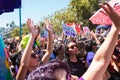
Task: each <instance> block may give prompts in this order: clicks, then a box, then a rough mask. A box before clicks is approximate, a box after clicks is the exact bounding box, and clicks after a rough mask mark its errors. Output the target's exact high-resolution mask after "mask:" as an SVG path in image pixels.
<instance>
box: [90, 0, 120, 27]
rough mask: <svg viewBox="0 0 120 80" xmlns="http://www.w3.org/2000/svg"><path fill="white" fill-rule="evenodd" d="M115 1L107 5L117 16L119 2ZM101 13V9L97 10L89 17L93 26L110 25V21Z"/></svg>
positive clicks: (119, 12)
mask: <svg viewBox="0 0 120 80" xmlns="http://www.w3.org/2000/svg"><path fill="white" fill-rule="evenodd" d="M116 1H117V0H112V1H110V2H109V4H110V5H111V6H112V7H113V8H114V9H115V11H116V12H117V13H118V14H120V1H117V2H116ZM118 2H119V3H118ZM101 11H103V9H99V10H98V11H97V12H96V13H95V14H94V15H93V16H92V17H90V19H89V20H90V21H91V22H92V23H93V24H102V25H111V24H112V22H111V19H110V18H109V17H108V16H106V15H105V14H104V13H102V12H101Z"/></svg>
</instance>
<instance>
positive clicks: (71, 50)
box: [65, 39, 86, 79]
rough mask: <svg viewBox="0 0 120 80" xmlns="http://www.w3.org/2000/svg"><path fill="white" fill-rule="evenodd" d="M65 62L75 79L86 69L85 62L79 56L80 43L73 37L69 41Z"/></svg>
mask: <svg viewBox="0 0 120 80" xmlns="http://www.w3.org/2000/svg"><path fill="white" fill-rule="evenodd" d="M65 62H66V63H67V64H68V66H69V67H70V72H71V74H72V78H74V79H78V78H79V77H81V76H82V75H83V74H84V72H85V71H86V68H85V66H84V63H83V62H82V60H81V59H80V57H79V56H78V45H77V43H76V42H75V40H73V39H70V40H69V41H68V42H67V49H66V55H65Z"/></svg>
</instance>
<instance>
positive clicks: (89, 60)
mask: <svg viewBox="0 0 120 80" xmlns="http://www.w3.org/2000/svg"><path fill="white" fill-rule="evenodd" d="M94 55H95V53H94V52H92V51H91V52H88V53H87V56H86V62H87V64H88V65H90V64H91V62H92V60H93V58H94Z"/></svg>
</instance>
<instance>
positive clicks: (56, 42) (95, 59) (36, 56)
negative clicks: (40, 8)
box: [4, 2, 120, 80]
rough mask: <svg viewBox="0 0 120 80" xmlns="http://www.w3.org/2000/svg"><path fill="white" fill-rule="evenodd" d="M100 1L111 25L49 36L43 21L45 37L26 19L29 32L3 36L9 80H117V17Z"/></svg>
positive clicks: (119, 75) (119, 78)
mask: <svg viewBox="0 0 120 80" xmlns="http://www.w3.org/2000/svg"><path fill="white" fill-rule="evenodd" d="M105 4H106V5H102V4H100V6H101V7H102V8H103V9H104V10H105V12H104V14H106V15H108V16H109V17H110V18H111V20H112V22H113V24H112V25H111V27H110V25H109V27H108V28H107V29H106V28H105V29H104V28H103V27H99V28H96V32H94V31H90V32H89V34H88V33H87V34H86V35H77V36H76V37H70V36H66V35H65V34H64V33H63V34H62V35H61V36H59V37H58V36H56V37H55V36H53V27H52V26H53V25H52V24H51V23H50V22H49V21H48V20H45V22H44V28H45V29H46V30H47V32H48V36H47V37H41V36H40V32H41V31H40V28H39V26H38V25H34V23H33V21H32V20H31V19H28V20H27V26H28V29H29V33H28V34H27V35H26V36H24V37H23V38H22V40H21V41H19V40H15V39H11V40H9V41H8V40H7V39H4V43H5V45H6V49H7V51H8V54H9V59H8V61H9V64H10V71H11V75H12V77H13V80H120V34H119V32H120V16H119V15H118V14H117V13H116V12H115V10H114V9H113V8H112V7H111V6H110V5H109V3H107V2H106V3H105Z"/></svg>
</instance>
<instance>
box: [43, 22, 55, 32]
mask: <svg viewBox="0 0 120 80" xmlns="http://www.w3.org/2000/svg"><path fill="white" fill-rule="evenodd" d="M44 24H45V26H44V27H45V29H46V30H47V31H48V32H51V31H53V26H52V24H51V22H49V21H48V20H45V21H44Z"/></svg>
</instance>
